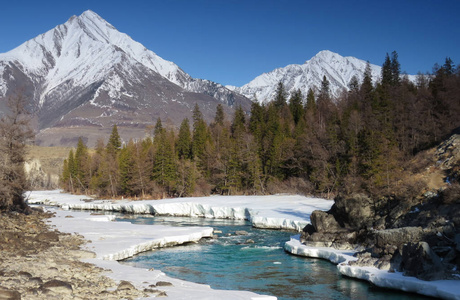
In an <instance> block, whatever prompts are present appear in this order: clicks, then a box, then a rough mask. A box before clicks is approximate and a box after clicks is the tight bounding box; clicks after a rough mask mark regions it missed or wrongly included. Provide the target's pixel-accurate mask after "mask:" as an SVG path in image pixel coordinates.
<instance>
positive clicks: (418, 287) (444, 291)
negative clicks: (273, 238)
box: [284, 235, 460, 299]
mask: <svg viewBox="0 0 460 300" xmlns="http://www.w3.org/2000/svg"><path fill="white" fill-rule="evenodd" d="M284 249H285V250H286V251H287V252H289V253H292V254H295V255H300V256H306V257H316V258H322V259H327V260H329V261H330V262H332V263H334V264H337V268H338V270H339V272H340V273H341V274H342V275H345V276H348V277H352V278H357V279H363V280H367V281H369V282H371V283H373V284H375V285H376V286H379V287H383V288H391V289H396V290H401V291H405V292H413V293H418V294H421V295H425V296H431V297H437V298H442V299H460V280H437V281H423V280H420V279H417V278H415V277H408V276H403V274H402V273H401V272H394V273H390V272H388V271H385V270H379V269H378V268H375V267H357V266H350V265H348V262H349V261H354V260H357V258H356V257H353V254H354V253H355V252H354V251H351V250H337V249H333V248H326V247H310V246H307V245H304V244H301V243H300V241H299V235H296V236H293V237H291V240H290V241H289V242H286V244H285V245H284Z"/></svg>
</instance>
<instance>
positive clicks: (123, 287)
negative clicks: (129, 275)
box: [117, 280, 136, 291]
mask: <svg viewBox="0 0 460 300" xmlns="http://www.w3.org/2000/svg"><path fill="white" fill-rule="evenodd" d="M135 289H136V287H135V286H134V285H133V284H132V283H131V282H129V281H126V280H122V281H120V284H119V285H118V287H117V291H123V290H135Z"/></svg>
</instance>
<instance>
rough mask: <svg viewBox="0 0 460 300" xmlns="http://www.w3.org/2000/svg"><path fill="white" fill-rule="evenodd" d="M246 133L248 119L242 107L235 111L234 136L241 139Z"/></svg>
mask: <svg viewBox="0 0 460 300" xmlns="http://www.w3.org/2000/svg"><path fill="white" fill-rule="evenodd" d="M245 132H246V117H245V116H244V111H243V108H242V107H241V105H239V106H238V108H237V109H236V110H235V115H234V117H233V122H232V136H233V137H234V138H238V139H240V138H241V137H242V136H243V134H244V133H245Z"/></svg>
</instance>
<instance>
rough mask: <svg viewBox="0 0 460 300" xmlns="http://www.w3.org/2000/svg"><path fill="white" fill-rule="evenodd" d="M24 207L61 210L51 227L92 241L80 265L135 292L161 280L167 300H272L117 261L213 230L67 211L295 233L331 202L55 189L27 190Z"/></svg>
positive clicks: (52, 221) (191, 238)
mask: <svg viewBox="0 0 460 300" xmlns="http://www.w3.org/2000/svg"><path fill="white" fill-rule="evenodd" d="M28 203H29V204H43V205H49V206H57V207H61V208H63V209H64V210H55V209H53V208H50V210H52V211H54V212H55V217H54V218H52V219H51V223H52V225H54V226H56V227H57V229H58V230H60V231H61V232H68V233H78V234H80V235H82V236H83V237H84V238H85V239H86V240H89V241H91V242H90V243H88V244H87V245H86V249H87V250H89V251H92V252H94V253H96V258H94V259H86V260H85V261H87V262H89V263H92V264H95V265H97V266H99V267H102V268H104V269H107V270H109V273H108V274H107V276H109V277H111V278H113V279H115V280H117V281H120V280H128V281H130V282H132V283H133V284H134V285H135V286H137V287H139V288H148V287H149V285H152V284H153V285H155V284H157V283H158V282H160V281H166V282H170V283H172V284H173V286H171V287H170V286H166V287H164V286H162V287H159V288H158V289H160V290H164V291H165V292H166V293H167V295H168V298H170V299H184V300H185V299H223V300H226V299H254V300H265V299H267V300H269V299H270V300H273V299H276V297H274V296H264V295H258V294H255V293H252V292H247V291H229V290H214V289H211V288H210V287H209V286H207V285H203V284H195V283H191V282H187V281H183V280H179V279H174V278H170V277H168V276H166V274H164V273H163V272H161V271H160V270H146V269H140V268H134V267H130V266H126V265H121V264H119V263H118V262H117V260H122V259H125V258H128V257H131V256H133V255H136V254H137V253H140V252H144V251H148V250H152V249H155V248H159V247H165V246H173V245H178V244H182V243H187V242H194V241H198V240H199V239H201V238H202V237H210V236H211V235H212V231H213V229H212V228H206V227H204V228H198V227H170V226H161V225H134V224H131V223H127V222H111V220H112V219H113V218H112V217H111V216H107V215H90V214H89V213H88V212H80V211H69V210H68V209H75V210H99V211H115V212H123V213H136V214H156V215H169V216H192V217H205V218H224V219H245V220H250V221H251V222H252V224H253V225H254V226H257V227H261V228H272V229H291V230H297V231H299V230H301V229H302V228H303V226H305V224H307V223H308V221H307V220H309V216H310V214H311V212H312V211H313V210H316V209H321V210H328V209H329V208H330V206H331V205H332V203H333V202H332V201H329V200H324V199H318V198H306V197H303V196H291V195H278V196H250V197H203V198H181V199H167V200H146V201H126V200H116V201H112V200H93V199H91V198H88V197H84V196H77V195H70V194H65V193H61V191H59V190H55V191H34V192H31V193H30V194H29V195H28ZM152 298H153V296H152Z"/></svg>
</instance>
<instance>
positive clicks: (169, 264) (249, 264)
mask: <svg viewBox="0 0 460 300" xmlns="http://www.w3.org/2000/svg"><path fill="white" fill-rule="evenodd" d="M125 217H127V218H125ZM117 221H123V222H132V223H134V224H161V225H171V226H209V227H213V228H214V230H218V231H221V232H222V233H218V234H217V235H218V236H219V238H217V239H203V240H201V241H200V242H198V243H189V244H187V245H184V246H177V247H172V248H163V249H160V250H156V251H150V252H145V253H141V254H139V255H136V256H135V257H133V258H130V259H127V260H124V261H123V262H121V263H123V264H127V265H131V266H135V267H141V268H152V267H153V268H155V269H160V270H162V271H163V272H164V273H166V274H167V275H169V276H171V277H175V278H180V279H183V280H187V281H192V282H196V283H203V284H208V285H210V286H211V287H212V288H214V289H226V290H248V291H253V292H255V293H259V294H264V295H274V296H276V297H278V299H280V300H292V299H382V300H383V299H385V300H386V299H401V300H402V299H404V300H406V299H430V298H426V297H423V296H419V295H416V294H408V293H403V292H398V291H392V290H388V289H381V288H377V287H375V286H372V285H371V284H369V283H367V282H364V281H360V280H355V279H350V278H347V277H344V276H342V275H341V274H340V273H339V272H338V271H337V268H336V266H335V265H334V264H332V263H330V262H328V261H325V260H321V259H312V258H305V257H299V256H294V255H291V254H288V253H286V252H285V251H284V250H283V245H284V243H285V242H286V241H288V240H289V238H290V236H291V235H293V234H295V233H293V232H289V231H280V230H265V229H256V228H252V227H251V226H250V224H249V223H248V222H244V221H234V220H216V219H202V218H177V217H146V216H118V218H117ZM240 230H244V231H246V232H247V233H248V235H239V236H238V235H235V232H236V231H240ZM249 239H251V240H253V241H254V243H248V240H249Z"/></svg>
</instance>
